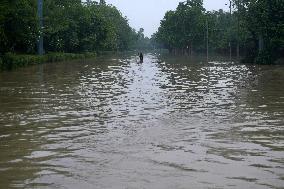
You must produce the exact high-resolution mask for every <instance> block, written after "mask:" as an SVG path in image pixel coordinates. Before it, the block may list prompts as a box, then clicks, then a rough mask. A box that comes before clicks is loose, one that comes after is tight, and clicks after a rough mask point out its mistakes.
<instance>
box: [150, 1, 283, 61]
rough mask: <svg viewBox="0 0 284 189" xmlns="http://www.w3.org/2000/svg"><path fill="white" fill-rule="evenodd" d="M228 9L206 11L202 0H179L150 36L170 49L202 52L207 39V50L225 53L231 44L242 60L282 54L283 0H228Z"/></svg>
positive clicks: (270, 57) (177, 51)
mask: <svg viewBox="0 0 284 189" xmlns="http://www.w3.org/2000/svg"><path fill="white" fill-rule="evenodd" d="M228 6H230V5H229V4H228ZM231 10H232V12H226V11H224V10H222V9H220V10H219V11H206V10H205V8H204V7H203V1H202V0H187V1H185V2H181V3H180V4H179V5H178V7H177V9H176V10H175V11H168V12H167V13H166V14H165V16H164V19H163V20H162V21H161V25H160V27H159V30H158V32H157V33H155V34H154V35H153V37H152V38H153V40H154V41H155V43H156V44H160V45H162V46H163V47H165V48H167V49H168V50H169V51H170V52H172V53H179V54H185V53H186V54H192V53H193V52H206V47H207V39H208V44H209V50H210V52H218V53H223V54H228V53H229V49H230V46H231V49H232V54H233V55H235V56H237V55H239V54H241V57H242V58H243V61H245V62H258V63H273V62H275V61H276V60H279V59H281V58H283V54H284V33H283V32H284V23H283V21H284V18H283V15H284V14H283V10H284V2H283V0H232V1H231ZM207 36H208V37H207Z"/></svg>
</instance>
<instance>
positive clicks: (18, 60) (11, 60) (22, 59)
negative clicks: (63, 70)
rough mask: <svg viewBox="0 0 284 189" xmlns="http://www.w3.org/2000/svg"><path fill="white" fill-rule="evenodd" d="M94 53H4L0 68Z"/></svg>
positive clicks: (55, 60)
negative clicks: (41, 54) (40, 54)
mask: <svg viewBox="0 0 284 189" xmlns="http://www.w3.org/2000/svg"><path fill="white" fill-rule="evenodd" d="M94 57H96V53H83V54H74V53H48V54H46V55H43V56H38V55H23V54H22V55H19V54H14V53H6V54H5V55H4V56H3V57H2V59H0V70H11V69H15V68H20V67H25V66H29V65H36V64H42V63H52V62H62V61H67V60H75V59H85V58H94Z"/></svg>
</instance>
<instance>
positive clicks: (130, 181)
mask: <svg viewBox="0 0 284 189" xmlns="http://www.w3.org/2000/svg"><path fill="white" fill-rule="evenodd" d="M144 59H145V60H144V63H143V64H140V63H138V58H136V57H134V56H129V55H117V56H113V57H110V56H106V57H101V58H98V59H97V60H88V61H79V62H78V61H74V62H65V63H59V64H45V65H42V66H34V67H28V68H23V69H19V70H14V71H10V72H2V73H0V188H100V189H101V188H108V189H109V188H122V189H124V188H147V189H148V188H155V189H159V188H161V189H165V188H169V189H171V188H177V189H179V188H257V189H261V188H283V186H284V67H283V66H255V65H241V64H236V63H230V62H226V61H225V60H221V59H220V60H218V61H211V62H209V63H206V62H205V61H203V60H202V59H199V58H189V57H184V58H176V57H170V56H165V57H164V56H158V55H155V54H147V55H145V58H144Z"/></svg>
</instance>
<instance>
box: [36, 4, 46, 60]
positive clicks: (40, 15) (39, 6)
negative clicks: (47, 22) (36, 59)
mask: <svg viewBox="0 0 284 189" xmlns="http://www.w3.org/2000/svg"><path fill="white" fill-rule="evenodd" d="M37 15H38V18H39V32H40V35H39V39H38V54H39V55H43V53H44V51H43V0H38V1H37Z"/></svg>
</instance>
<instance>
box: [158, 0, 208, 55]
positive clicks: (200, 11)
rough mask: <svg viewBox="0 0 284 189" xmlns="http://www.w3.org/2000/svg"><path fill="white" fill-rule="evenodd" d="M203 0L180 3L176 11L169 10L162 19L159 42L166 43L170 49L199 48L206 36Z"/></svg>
mask: <svg viewBox="0 0 284 189" xmlns="http://www.w3.org/2000/svg"><path fill="white" fill-rule="evenodd" d="M202 4H203V2H202V1H201V0H192V1H186V2H184V3H180V4H179V5H178V7H177V9H176V11H168V12H167V13H166V15H165V17H164V19H163V20H162V21H161V26H160V28H159V31H158V33H157V34H156V35H155V36H156V39H157V41H158V42H162V43H164V45H165V47H166V48H168V49H169V50H170V51H172V50H173V49H180V50H184V49H190V50H191V49H192V48H193V47H196V48H199V47H200V41H203V38H204V23H205V22H204V20H205V16H204V12H205V9H204V8H203V7H202Z"/></svg>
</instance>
